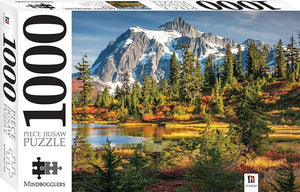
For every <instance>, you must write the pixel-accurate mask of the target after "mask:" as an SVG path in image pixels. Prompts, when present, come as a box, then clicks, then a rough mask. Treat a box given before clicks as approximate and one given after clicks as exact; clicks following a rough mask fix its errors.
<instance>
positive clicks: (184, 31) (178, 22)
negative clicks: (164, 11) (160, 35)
mask: <svg viewBox="0 0 300 192" xmlns="http://www.w3.org/2000/svg"><path fill="white" fill-rule="evenodd" d="M158 30H164V31H168V30H175V31H177V32H179V33H180V34H181V35H182V36H186V37H192V38H196V37H200V36H201V35H202V32H201V31H199V30H198V29H197V28H195V27H194V26H192V25H190V24H189V23H187V22H186V21H185V20H184V19H183V18H182V17H177V18H175V19H174V20H173V21H169V22H167V23H165V24H163V25H161V26H159V27H158Z"/></svg>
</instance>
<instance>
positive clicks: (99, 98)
mask: <svg viewBox="0 0 300 192" xmlns="http://www.w3.org/2000/svg"><path fill="white" fill-rule="evenodd" d="M94 106H95V107H100V106H101V93H100V92H98V94H97V97H96V100H95V104H94Z"/></svg>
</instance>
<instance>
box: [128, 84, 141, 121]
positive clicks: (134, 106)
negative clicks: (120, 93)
mask: <svg viewBox="0 0 300 192" xmlns="http://www.w3.org/2000/svg"><path fill="white" fill-rule="evenodd" d="M141 97H142V92H141V87H140V85H139V82H138V80H137V79H135V81H134V84H133V88H132V94H131V115H133V117H134V118H135V119H138V118H139V115H140V111H139V105H140V99H141Z"/></svg>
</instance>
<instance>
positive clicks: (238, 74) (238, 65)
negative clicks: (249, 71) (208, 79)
mask: <svg viewBox="0 0 300 192" xmlns="http://www.w3.org/2000/svg"><path fill="white" fill-rule="evenodd" d="M237 48H238V52H237V55H236V59H235V65H234V76H235V78H236V79H237V80H239V81H240V80H241V79H242V76H243V74H242V73H243V71H242V70H243V69H242V47H241V45H240V44H238V46H237Z"/></svg>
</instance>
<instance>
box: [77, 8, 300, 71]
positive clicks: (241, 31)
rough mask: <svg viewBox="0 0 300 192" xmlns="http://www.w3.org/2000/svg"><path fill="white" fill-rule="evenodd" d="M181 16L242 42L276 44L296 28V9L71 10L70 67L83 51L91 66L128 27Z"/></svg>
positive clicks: (202, 28) (298, 25) (299, 16)
mask: <svg viewBox="0 0 300 192" xmlns="http://www.w3.org/2000/svg"><path fill="white" fill-rule="evenodd" d="M178 16H180V17H182V18H184V19H185V20H186V21H187V22H188V23H189V24H191V25H193V26H195V27H196V28H198V29H199V30H200V31H203V32H211V33H215V34H217V35H220V36H223V37H228V38H232V39H234V40H235V41H236V42H239V43H240V42H243V41H244V40H245V39H247V38H252V39H257V40H262V41H264V42H266V43H272V44H276V43H277V42H278V40H279V39H280V38H281V39H283V41H284V43H285V44H287V43H288V41H289V39H290V37H291V34H292V33H294V35H295V36H297V34H298V33H299V31H300V13H299V12H292V11H291V12H204V11H202V12H196V11H195V12H184V11H181V12H165V11H156V12H152V11H146V12H138V11H135V12H128V11H120V12H115V11H110V12H100V11H99V12H73V58H72V60H73V61H72V62H73V66H74V65H76V64H77V63H78V62H79V61H80V59H81V56H82V55H83V54H87V55H88V61H89V64H90V65H92V64H93V63H94V61H95V60H96V58H97V57H98V55H99V54H100V52H101V51H102V50H103V49H105V47H106V46H107V44H108V43H109V41H111V40H115V39H116V38H117V37H118V36H119V35H121V34H122V33H124V32H125V31H126V30H127V29H128V28H129V27H131V26H135V25H138V26H141V27H143V28H146V29H156V28H157V27H158V26H160V25H162V24H164V23H166V22H168V21H172V20H174V19H175V18H176V17H178Z"/></svg>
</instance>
